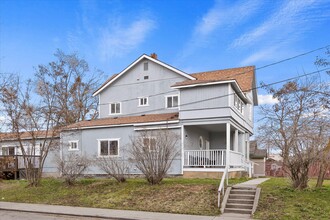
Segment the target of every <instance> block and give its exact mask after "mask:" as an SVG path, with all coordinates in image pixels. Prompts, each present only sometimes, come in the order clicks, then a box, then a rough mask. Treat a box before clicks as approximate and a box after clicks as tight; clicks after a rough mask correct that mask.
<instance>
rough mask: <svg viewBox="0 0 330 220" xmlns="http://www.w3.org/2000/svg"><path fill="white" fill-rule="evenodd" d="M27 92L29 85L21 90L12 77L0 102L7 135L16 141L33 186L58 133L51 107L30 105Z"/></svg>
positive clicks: (2, 91)
mask: <svg viewBox="0 0 330 220" xmlns="http://www.w3.org/2000/svg"><path fill="white" fill-rule="evenodd" d="M31 90H32V88H31V82H30V81H29V82H27V84H26V88H25V89H23V85H22V83H21V82H20V80H19V77H18V76H17V77H13V76H12V78H11V79H10V80H9V82H8V84H7V85H6V86H5V87H3V88H2V89H1V91H0V102H1V104H2V106H3V112H4V113H5V115H6V117H7V118H8V120H7V122H8V126H7V127H8V129H9V131H10V134H8V135H9V136H10V137H11V138H12V139H15V140H17V142H18V145H19V149H20V151H21V152H22V157H23V162H24V166H25V172H26V178H27V180H28V181H29V185H30V186H37V185H39V184H40V180H41V176H42V170H43V166H44V163H45V160H46V157H47V155H48V152H49V151H50V150H52V149H54V148H56V146H57V145H58V134H59V131H58V127H57V126H56V125H57V123H56V117H54V116H55V115H54V111H53V110H54V106H53V105H51V104H50V103H47V104H48V105H42V102H32V100H33V99H32V98H31V97H32V95H31ZM36 153H37V155H36Z"/></svg>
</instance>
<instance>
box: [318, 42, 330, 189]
mask: <svg viewBox="0 0 330 220" xmlns="http://www.w3.org/2000/svg"><path fill="white" fill-rule="evenodd" d="M325 56H326V58H323V57H317V58H316V61H315V65H316V66H317V67H329V66H330V61H329V60H328V58H330V49H329V48H327V51H326V52H325ZM326 72H327V74H328V75H330V71H329V70H328V71H326ZM329 95H330V94H327V96H328V97H329ZM327 109H329V106H327ZM328 122H329V121H328ZM328 126H330V124H329V123H328ZM317 163H318V165H319V169H318V170H319V173H318V177H317V183H316V187H318V188H319V187H322V185H323V181H324V177H325V174H326V172H327V170H328V169H329V168H330V135H329V141H328V146H327V147H325V148H324V150H322V151H321V153H320V156H319V158H318V160H317Z"/></svg>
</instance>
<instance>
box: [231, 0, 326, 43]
mask: <svg viewBox="0 0 330 220" xmlns="http://www.w3.org/2000/svg"><path fill="white" fill-rule="evenodd" d="M323 7H324V1H314V0H305V1H284V4H283V5H281V7H279V8H278V9H277V10H275V12H274V13H273V14H272V15H271V16H270V17H269V19H267V20H266V21H264V22H263V23H261V24H260V25H259V26H257V27H256V28H254V29H253V30H251V31H249V32H247V33H244V34H242V35H241V36H239V37H238V38H236V39H235V40H234V41H233V42H232V44H231V47H233V48H237V47H245V46H251V45H256V44H260V41H262V40H265V41H267V42H269V44H274V43H275V42H282V41H288V40H296V39H298V38H299V37H300V36H301V35H302V34H303V33H304V32H305V31H306V30H307V29H308V28H310V27H312V26H313V25H315V22H321V21H324V19H326V18H328V17H329V16H330V14H329V12H328V10H321V9H322V8H323Z"/></svg>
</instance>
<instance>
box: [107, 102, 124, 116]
mask: <svg viewBox="0 0 330 220" xmlns="http://www.w3.org/2000/svg"><path fill="white" fill-rule="evenodd" d="M112 104H116V105H117V104H119V113H111V105H112ZM121 112H122V109H121V102H111V103H109V115H120V114H122V113H121Z"/></svg>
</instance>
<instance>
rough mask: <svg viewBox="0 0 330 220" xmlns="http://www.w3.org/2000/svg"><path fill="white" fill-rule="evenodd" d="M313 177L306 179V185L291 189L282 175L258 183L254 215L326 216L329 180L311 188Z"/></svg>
mask: <svg viewBox="0 0 330 220" xmlns="http://www.w3.org/2000/svg"><path fill="white" fill-rule="evenodd" d="M315 183H316V180H310V182H309V185H310V188H308V189H306V190H302V191H299V190H293V189H292V188H290V183H289V181H288V179H286V178H272V179H270V180H268V181H266V182H264V183H263V184H261V188H262V191H261V198H260V201H259V206H258V209H257V212H256V213H255V218H256V219H267V220H270V219H290V220H294V219H299V220H300V219H304V220H305V219H306V220H307V219H313V220H314V219H327V220H329V219H330V180H326V181H325V184H324V187H323V188H321V189H315V188H314V186H315Z"/></svg>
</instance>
